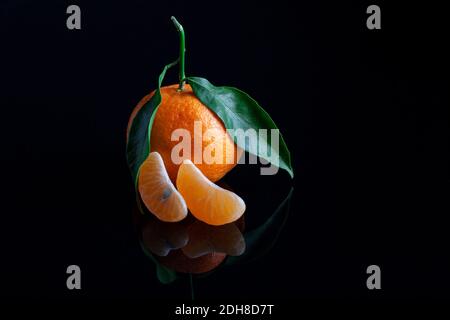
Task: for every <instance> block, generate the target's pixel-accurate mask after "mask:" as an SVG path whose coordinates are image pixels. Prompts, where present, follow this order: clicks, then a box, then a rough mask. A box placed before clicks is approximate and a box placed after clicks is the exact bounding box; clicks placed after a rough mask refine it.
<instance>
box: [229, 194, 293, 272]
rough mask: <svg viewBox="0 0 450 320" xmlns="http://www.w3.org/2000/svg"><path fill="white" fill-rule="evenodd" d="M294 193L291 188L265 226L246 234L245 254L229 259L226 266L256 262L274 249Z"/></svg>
mask: <svg viewBox="0 0 450 320" xmlns="http://www.w3.org/2000/svg"><path fill="white" fill-rule="evenodd" d="M293 192H294V188H291V190H290V191H289V194H288V195H287V197H286V198H285V199H284V200H283V202H282V203H281V204H280V205H279V206H278V208H277V209H276V210H275V212H274V213H272V215H271V216H270V217H269V218H268V219H267V220H266V222H264V224H263V225H261V226H260V227H258V228H256V229H254V230H251V231H249V232H247V233H245V234H244V239H245V244H246V250H245V253H244V254H243V255H241V256H238V257H228V259H227V262H226V265H233V264H235V263H248V262H251V261H254V260H255V259H258V258H259V257H262V256H264V255H265V254H267V253H268V252H269V251H270V249H272V247H273V246H274V245H275V243H276V242H277V240H278V236H279V235H280V233H281V230H282V229H283V227H284V225H285V223H286V221H287V218H288V216H289V210H290V201H291V197H292V193H293Z"/></svg>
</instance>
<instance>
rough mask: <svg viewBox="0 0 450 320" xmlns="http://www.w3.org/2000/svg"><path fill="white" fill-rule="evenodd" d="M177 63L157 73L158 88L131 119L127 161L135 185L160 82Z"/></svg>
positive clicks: (147, 148) (158, 101) (144, 156)
mask: <svg viewBox="0 0 450 320" xmlns="http://www.w3.org/2000/svg"><path fill="white" fill-rule="evenodd" d="M177 63H178V60H176V61H174V62H172V63H170V64H168V65H166V66H165V67H164V69H163V71H162V72H161V74H160V75H159V79H158V88H157V89H156V90H155V93H154V94H153V96H152V97H151V98H150V100H149V101H147V103H146V104H145V105H144V106H143V107H142V108H141V109H140V110H139V112H138V113H137V114H136V117H135V118H134V119H133V122H132V124H131V128H130V135H129V138H128V142H127V162H128V166H129V167H130V171H131V175H132V176H133V181H134V183H135V185H136V190H137V181H138V177H139V169H140V167H141V165H142V163H143V162H144V161H145V159H147V157H148V155H149V153H150V134H151V132H152V125H153V121H154V119H155V114H156V111H157V110H158V107H159V105H160V104H161V92H160V89H161V84H162V81H163V80H164V76H165V75H166V72H167V70H168V69H169V68H171V67H173V66H174V65H176V64H177Z"/></svg>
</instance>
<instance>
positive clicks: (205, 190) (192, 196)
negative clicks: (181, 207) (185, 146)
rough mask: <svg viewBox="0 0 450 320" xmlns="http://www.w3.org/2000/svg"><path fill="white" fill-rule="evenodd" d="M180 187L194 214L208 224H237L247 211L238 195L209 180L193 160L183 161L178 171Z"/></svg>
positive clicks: (179, 189) (178, 186) (178, 185)
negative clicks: (234, 222)
mask: <svg viewBox="0 0 450 320" xmlns="http://www.w3.org/2000/svg"><path fill="white" fill-rule="evenodd" d="M177 188H178V191H179V192H180V193H181V195H182V196H183V198H184V200H185V201H186V204H187V206H188V208H189V210H190V211H191V213H192V214H193V215H194V216H195V217H196V218H197V219H199V220H201V221H203V222H206V223H208V224H211V225H223V224H226V223H230V222H233V221H236V220H237V219H239V218H240V217H241V216H242V214H243V213H244V211H245V203H244V201H243V200H242V199H241V198H240V197H239V196H238V195H236V194H235V193H233V192H231V191H228V190H225V189H223V188H221V187H219V186H218V185H216V184H214V183H213V182H211V181H210V180H208V178H207V177H206V176H205V175H203V173H202V172H201V171H200V170H199V169H198V168H197V167H196V166H195V165H194V164H193V163H192V161H190V160H184V161H183V164H182V165H181V166H180V169H179V170H178V176H177Z"/></svg>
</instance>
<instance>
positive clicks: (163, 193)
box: [138, 152, 188, 222]
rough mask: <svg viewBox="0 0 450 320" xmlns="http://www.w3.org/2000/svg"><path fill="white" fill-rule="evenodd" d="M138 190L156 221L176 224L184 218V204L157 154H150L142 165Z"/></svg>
mask: <svg viewBox="0 0 450 320" xmlns="http://www.w3.org/2000/svg"><path fill="white" fill-rule="evenodd" d="M138 189H139V193H140V194H141V199H142V202H144V204H145V206H146V207H147V208H148V209H149V210H150V211H151V212H152V213H153V214H154V215H155V216H156V217H158V219H160V220H162V221H166V222H176V221H180V220H182V219H184V218H185V217H186V215H187V212H188V211H187V207H186V202H185V201H184V199H183V197H182V196H181V195H180V193H179V192H178V191H177V189H175V186H174V185H173V183H172V181H170V179H169V176H168V175H167V171H166V169H165V167H164V162H163V160H162V158H161V156H160V155H159V154H158V153H157V152H151V153H150V154H149V155H148V157H147V159H146V160H145V161H144V163H142V166H141V169H140V174H139V180H138Z"/></svg>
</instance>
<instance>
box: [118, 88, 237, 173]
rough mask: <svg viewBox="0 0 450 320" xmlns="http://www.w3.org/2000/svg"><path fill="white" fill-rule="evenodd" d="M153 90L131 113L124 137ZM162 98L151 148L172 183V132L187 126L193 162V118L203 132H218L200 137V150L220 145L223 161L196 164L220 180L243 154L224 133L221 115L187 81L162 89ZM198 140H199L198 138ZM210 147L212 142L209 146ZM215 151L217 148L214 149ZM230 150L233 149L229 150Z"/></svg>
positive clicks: (173, 169)
mask: <svg viewBox="0 0 450 320" xmlns="http://www.w3.org/2000/svg"><path fill="white" fill-rule="evenodd" d="M153 94H154V91H153V92H152V93H150V94H148V95H146V96H145V97H144V98H142V100H141V101H140V102H139V103H138V104H137V106H136V107H135V109H134V110H133V112H132V113H131V116H130V120H129V121H128V128H127V140H128V134H129V130H130V126H131V123H132V121H133V119H134V117H135V116H136V114H137V113H138V111H139V110H140V109H141V108H142V107H143V106H144V105H145V103H146V102H147V101H148V100H150V98H151V97H152V96H153ZM161 97H162V101H161V104H160V106H159V108H158V111H157V112H156V115H155V119H154V122H153V127H152V132H151V136H150V149H151V151H157V152H159V154H160V155H161V157H162V158H163V161H164V165H165V167H166V170H167V173H168V175H169V177H170V179H171V180H172V181H173V182H175V181H176V177H177V173H178V168H179V166H180V164H176V163H174V162H172V159H171V153H172V148H173V147H174V146H176V145H177V144H179V143H180V142H179V141H171V136H172V132H173V131H174V130H176V129H180V128H182V129H186V130H188V131H189V132H190V134H191V157H190V158H189V159H190V160H191V161H193V162H194V121H200V122H201V127H202V133H203V134H204V133H205V132H206V130H208V129H214V130H216V132H218V133H220V134H218V135H215V136H214V137H209V138H208V139H205V136H203V139H202V140H203V141H202V150H201V151H200V152H203V150H205V147H206V146H208V145H210V144H213V145H216V146H220V145H222V150H223V157H222V159H224V161H223V163H212V164H208V163H205V162H204V161H202V163H195V162H194V163H195V165H196V166H197V167H198V168H199V169H200V170H201V171H202V173H203V174H204V175H205V176H206V177H207V178H208V179H209V180H211V181H213V182H215V181H218V180H219V179H221V178H222V177H223V176H224V175H225V174H227V173H228V172H229V171H230V170H231V169H233V168H234V166H235V165H236V164H237V160H238V159H239V158H240V156H241V155H242V153H243V150H242V149H241V148H239V147H237V146H236V145H235V143H234V142H233V140H232V139H231V137H230V136H229V135H228V134H227V132H226V129H225V126H224V124H223V122H222V120H220V118H219V117H218V116H217V115H216V114H215V113H214V112H212V111H211V110H210V109H209V108H208V107H206V106H205V105H204V104H203V103H202V102H201V101H200V100H199V99H198V98H197V97H196V96H195V95H194V93H193V92H192V88H191V86H190V85H189V84H186V85H185V87H184V90H183V91H178V84H174V85H170V86H166V87H162V88H161ZM199 141H200V139H199ZM210 147H212V145H210ZM217 150H220V149H218V148H217ZM231 150H232V152H230V151H231Z"/></svg>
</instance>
